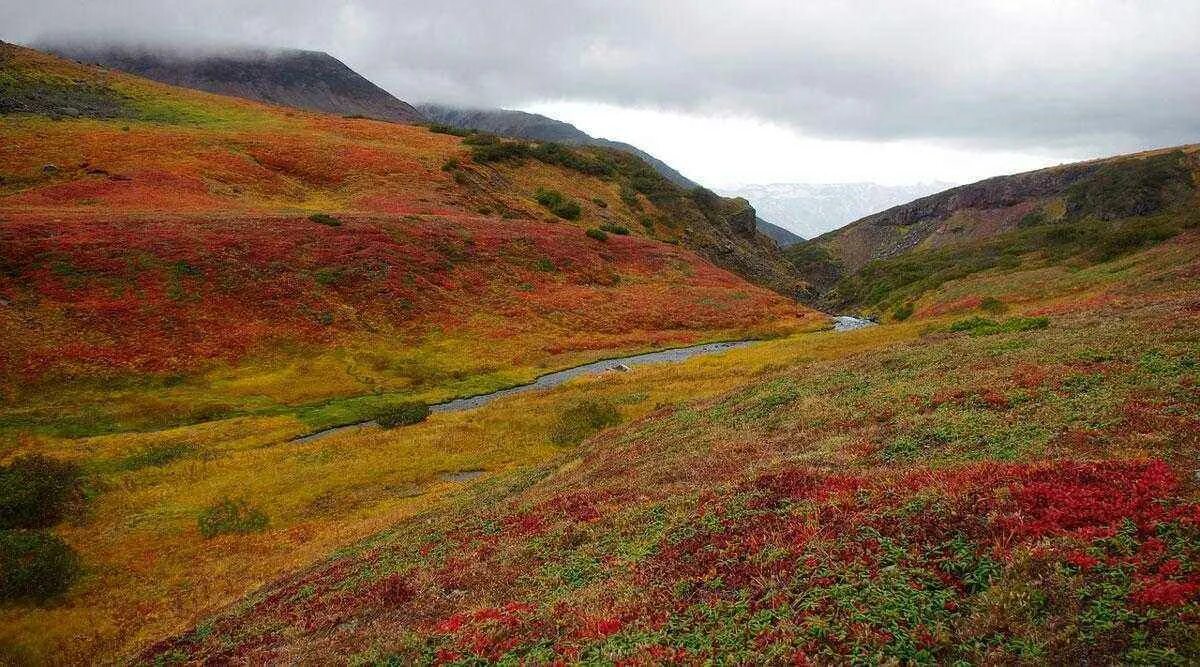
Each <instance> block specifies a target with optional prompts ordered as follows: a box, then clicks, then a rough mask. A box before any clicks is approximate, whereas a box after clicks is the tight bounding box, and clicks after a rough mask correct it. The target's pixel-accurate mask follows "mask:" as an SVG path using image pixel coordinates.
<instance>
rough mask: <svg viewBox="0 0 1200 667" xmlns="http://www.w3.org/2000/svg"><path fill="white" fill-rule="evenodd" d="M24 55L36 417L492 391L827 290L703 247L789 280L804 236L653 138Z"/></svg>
mask: <svg viewBox="0 0 1200 667" xmlns="http://www.w3.org/2000/svg"><path fill="white" fill-rule="evenodd" d="M0 66H2V69H0V91H3V99H4V100H5V104H6V107H7V108H8V109H9V110H10V111H12V113H10V114H8V115H6V116H5V120H4V123H3V125H2V126H0V163H2V164H3V165H4V166H3V167H0V219H2V220H3V223H0V243H3V245H4V248H5V252H4V254H3V256H2V258H0V261H3V266H2V267H0V268H2V271H0V298H3V299H4V305H5V308H4V310H3V311H2V312H0V341H2V342H3V344H2V345H0V360H3V363H2V364H0V386H3V391H4V396H5V402H6V409H5V410H4V414H3V415H0V434H7V435H8V436H9V437H11V436H12V435H13V433H14V432H26V431H29V430H33V431H36V432H46V433H52V434H60V435H88V434H93V433H103V432H112V431H119V430H127V429H147V428H157V427H161V426H166V425H171V424H178V423H188V422H194V421H202V420H204V419H207V418H212V417H217V416H229V415H237V414H249V413H262V412H273V411H276V412H277V411H279V410H290V409H296V408H303V409H304V410H305V411H306V412H305V418H306V419H307V420H308V421H310V422H311V423H312V424H313V425H319V424H321V423H325V422H327V421H339V420H352V419H353V418H356V417H358V416H359V414H358V413H359V412H360V410H359V408H362V409H364V410H369V409H372V406H371V405H369V404H370V403H372V402H378V401H379V400H384V399H382V398H381V399H378V400H375V399H372V400H367V401H365V403H364V402H363V401H359V405H357V406H356V405H325V407H324V408H322V407H321V405H322V404H329V402H330V401H338V400H341V399H345V398H349V397H356V396H364V395H366V396H375V397H392V395H393V394H399V395H402V396H401V397H408V396H412V397H417V398H421V399H427V400H432V399H437V398H444V397H447V396H452V395H455V394H470V393H477V392H479V391H482V390H486V389H489V388H495V387H498V386H503V385H506V384H512V383H516V382H519V381H523V380H526V379H528V378H530V377H531V376H533V375H535V374H536V373H537V372H538V371H539V369H545V368H550V367H553V366H564V365H571V364H574V363H578V362H580V361H583V360H587V359H591V358H596V357H601V356H605V355H606V354H610V353H612V352H613V351H616V350H632V349H643V348H646V347H650V346H665V345H674V344H686V343H691V342H696V341H699V340H702V339H720V338H734V337H744V336H747V335H761V334H763V333H767V332H769V331H771V330H773V329H774V328H775V327H776V325H777V324H778V325H780V326H783V327H784V328H787V327H788V326H791V324H794V323H795V322H796V321H797V318H801V317H803V316H804V311H802V310H800V309H797V308H796V307H794V306H792V305H791V304H789V303H788V301H787V300H785V299H783V298H781V297H779V296H778V295H776V294H772V293H770V292H767V291H765V290H763V289H758V288H755V287H752V286H751V285H748V284H747V283H746V282H744V281H743V280H742V279H740V278H738V277H737V276H735V275H731V274H729V273H727V272H725V271H722V270H719V269H717V268H715V267H713V266H712V265H711V264H709V263H708V262H705V261H703V260H702V259H701V258H699V257H697V256H696V255H695V254H693V253H692V252H689V251H688V250H687V248H689V247H692V248H695V249H697V250H700V251H706V250H711V251H712V253H711V254H712V255H714V256H718V255H720V257H723V258H725V259H728V260H730V261H728V262H724V263H725V264H727V265H730V266H732V265H734V264H739V265H741V266H745V267H746V268H747V270H746V273H747V275H750V276H751V277H754V278H758V279H760V282H762V283H766V284H772V285H775V286H782V283H783V282H786V281H787V280H788V277H787V276H786V275H785V273H784V271H785V270H786V267H784V266H783V264H782V262H781V261H780V260H778V258H776V260H775V262H776V264H775V266H774V269H772V268H771V259H770V257H767V258H766V259H765V260H764V261H762V262H758V261H756V260H755V257H756V256H757V255H756V253H757V252H758V251H759V248H758V247H757V245H756V243H757V240H756V239H754V238H753V235H752V234H751V235H750V237H745V238H743V236H739V233H738V230H737V229H735V228H734V224H735V222H736V216H737V214H738V213H739V212H740V210H741V207H744V203H738V202H731V201H727V200H721V199H719V198H715V197H711V198H707V197H704V196H700V195H693V194H691V193H687V192H683V191H681V190H679V189H678V188H675V187H674V186H671V185H670V184H669V183H666V182H665V181H663V180H662V179H661V178H658V177H657V176H656V175H654V173H653V171H652V170H649V169H648V168H647V167H646V166H645V165H644V164H642V163H640V162H638V161H637V160H636V159H634V158H631V157H628V156H624V155H621V154H617V153H612V154H608V153H605V154H604V155H599V156H591V155H583V154H580V153H577V152H575V151H573V150H571V149H566V148H562V147H556V146H553V145H540V146H538V147H537V148H538V151H537V152H535V153H530V154H525V153H522V154H520V155H515V154H508V153H504V152H502V151H500V152H497V151H493V152H492V153H486V151H485V150H484V149H495V148H500V149H504V148H506V146H499V145H497V144H488V145H486V146H485V145H483V144H482V143H480V142H478V141H477V142H475V143H469V142H464V140H463V139H461V138H460V137H458V136H454V135H449V134H439V133H434V132H430V131H429V130H427V129H425V128H420V127H411V126H397V125H393V124H387V123H378V122H371V121H366V120H356V119H346V118H340V117H334V116H322V115H316V114H309V113H305V112H300V111H292V110H286V109H279V108H273V107H267V106H263V105H259V104H255V103H252V102H247V101H243V100H235V99H232V98H222V97H217V96H213V95H207V94H204V93H198V92H193V91H187V90H182V89H177V88H171V87H169V86H164V85H159V84H155V83H152V82H149V81H145V80H141V79H136V78H134V77H130V76H126V75H123V74H117V73H113V72H106V71H103V70H98V69H94V68H88V67H83V66H79V65H76V64H73V63H69V62H65V61H61V60H57V59H55V58H52V57H49V56H44V55H42V54H39V53H37V52H34V51H29V50H24V49H19V48H16V47H10V46H5V47H4V48H3V50H2V51H0ZM597 165H599V168H597ZM614 165H615V166H614ZM647 172H648V173H647ZM544 196H553V197H557V198H558V199H559V200H561V202H562V204H563V205H565V206H567V207H568V208H570V207H574V208H575V212H574V213H573V214H571V215H568V216H567V218H568V219H564V217H562V216H561V215H559V214H561V213H562V211H561V210H560V211H558V214H556V213H555V212H553V211H552V210H550V208H551V207H547V206H546V205H544V204H543V203H539V199H541V198H543V197H544ZM751 214H752V211H751ZM731 220H733V221H734V222H731ZM588 229H598V230H608V231H606V232H605V233H604V234H599V233H596V234H595V236H598V237H601V239H602V240H597V239H596V238H592V237H589V236H587V235H586V234H585V231H586V230H588ZM767 252H769V249H767ZM300 378H304V379H305V380H306V381H305V382H299V381H298V380H299V379H300ZM389 400H390V399H389Z"/></svg>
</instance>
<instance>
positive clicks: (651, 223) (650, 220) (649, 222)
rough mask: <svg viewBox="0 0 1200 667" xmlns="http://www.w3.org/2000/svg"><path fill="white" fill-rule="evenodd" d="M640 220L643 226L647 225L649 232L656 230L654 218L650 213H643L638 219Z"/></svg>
mask: <svg viewBox="0 0 1200 667" xmlns="http://www.w3.org/2000/svg"><path fill="white" fill-rule="evenodd" d="M638 222H640V223H642V227H645V228H646V231H648V232H652V231H654V218H651V217H650V216H648V215H643V216H642V217H641V218H639V219H638Z"/></svg>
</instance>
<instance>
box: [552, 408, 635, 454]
mask: <svg viewBox="0 0 1200 667" xmlns="http://www.w3.org/2000/svg"><path fill="white" fill-rule="evenodd" d="M620 421H621V415H620V413H618V412H617V407H616V406H615V405H613V404H612V402H611V401H608V400H605V399H597V400H586V399H585V400H582V401H578V402H576V403H572V404H571V405H568V406H567V407H566V408H563V409H562V410H560V411H559V413H558V416H557V417H556V418H555V420H554V424H553V425H552V426H551V427H550V442H553V443H554V444H556V445H560V446H562V445H577V444H579V443H581V442H583V440H584V439H585V438H587V437H588V436H589V435H591V434H593V433H595V432H596V431H599V430H600V429H603V428H608V427H609V426H615V425H617V424H618V423H620Z"/></svg>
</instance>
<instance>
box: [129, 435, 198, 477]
mask: <svg viewBox="0 0 1200 667" xmlns="http://www.w3.org/2000/svg"><path fill="white" fill-rule="evenodd" d="M195 451H196V446H195V445H193V444H190V443H184V442H172V443H166V444H162V445H155V446H152V447H146V448H145V449H142V450H141V451H138V452H135V453H133V454H130V455H128V456H124V457H122V458H119V459H117V460H116V461H114V462H113V463H112V466H111V468H110V469H111V470H115V471H130V470H141V469H142V468H150V467H156V468H161V467H162V466H165V465H167V464H168V463H171V462H172V461H175V460H177V459H181V458H183V457H185V456H188V455H190V454H192V453H193V452H195Z"/></svg>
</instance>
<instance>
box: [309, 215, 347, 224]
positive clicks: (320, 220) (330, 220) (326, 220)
mask: <svg viewBox="0 0 1200 667" xmlns="http://www.w3.org/2000/svg"><path fill="white" fill-rule="evenodd" d="M308 219H309V220H312V221H313V222H315V223H317V224H318V225H326V226H328V227H341V226H342V221H341V220H338V219H337V218H335V217H333V216H332V215H329V214H328V213H313V214H312V215H310V216H308Z"/></svg>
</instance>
